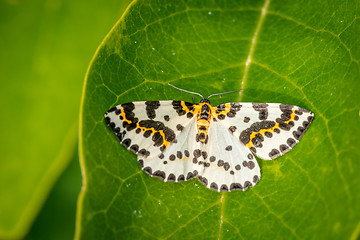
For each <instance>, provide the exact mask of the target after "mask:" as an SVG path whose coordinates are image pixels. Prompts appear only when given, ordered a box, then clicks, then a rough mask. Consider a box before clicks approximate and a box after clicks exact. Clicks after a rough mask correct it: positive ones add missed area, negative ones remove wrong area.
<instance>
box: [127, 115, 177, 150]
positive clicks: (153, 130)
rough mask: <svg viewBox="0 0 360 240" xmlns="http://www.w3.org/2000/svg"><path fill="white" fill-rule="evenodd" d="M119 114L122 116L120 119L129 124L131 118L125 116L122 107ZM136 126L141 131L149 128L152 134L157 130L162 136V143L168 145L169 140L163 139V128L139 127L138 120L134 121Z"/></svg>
mask: <svg viewBox="0 0 360 240" xmlns="http://www.w3.org/2000/svg"><path fill="white" fill-rule="evenodd" d="M120 116H122V118H123V119H122V121H125V122H127V123H128V124H131V123H132V121H131V120H129V119H127V118H126V115H125V112H124V109H121V113H120ZM136 128H139V129H140V130H141V131H142V132H145V131H147V130H150V131H151V134H152V135H154V134H155V133H156V132H159V133H160V135H161V137H162V139H163V145H164V146H165V147H167V146H169V144H170V142H169V141H166V140H165V133H164V131H163V130H155V128H146V127H141V126H140V125H139V122H137V123H136Z"/></svg>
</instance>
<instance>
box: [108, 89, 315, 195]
mask: <svg viewBox="0 0 360 240" xmlns="http://www.w3.org/2000/svg"><path fill="white" fill-rule="evenodd" d="M175 88H176V87H175ZM180 90H183V89H180ZM183 91H186V90H183ZM186 92H189V91H186ZM190 93H192V92H190ZM195 94H198V93H195ZM198 95H200V94H198ZM214 95H218V94H214ZM214 95H211V96H209V97H208V98H204V97H202V96H201V95H200V96H201V97H202V100H201V101H200V103H199V104H193V103H188V102H184V101H148V102H131V103H125V104H120V105H118V106H116V107H114V108H112V109H110V110H109V111H108V112H107V113H106V114H105V119H106V122H107V124H108V126H109V127H110V129H111V130H112V131H113V132H114V133H115V135H116V138H117V140H118V141H120V142H121V144H122V145H123V146H124V147H126V148H127V149H129V150H131V151H132V152H134V153H136V154H137V155H138V162H139V163H140V165H141V168H142V169H143V170H144V171H145V172H146V173H147V174H149V175H151V176H154V177H158V178H160V179H162V180H164V181H166V182H181V181H186V180H189V179H192V178H194V177H197V178H198V179H199V181H200V182H202V183H203V184H204V185H205V186H206V187H208V188H210V189H212V190H215V191H231V190H243V191H244V190H246V189H248V187H251V186H254V185H255V184H256V183H258V182H259V180H260V168H259V165H258V163H257V161H256V159H255V157H254V155H253V154H255V155H256V156H258V157H259V158H262V159H264V160H271V159H274V158H276V157H278V156H281V155H283V154H285V153H286V152H288V151H290V150H291V149H292V148H293V147H294V146H295V145H296V144H297V143H298V142H299V140H300V139H301V137H302V136H303V134H304V133H305V132H306V130H307V129H308V127H309V125H310V124H311V122H312V120H313V118H314V114H313V113H312V112H310V111H308V110H306V109H303V108H300V107H296V106H292V105H286V104H279V103H242V102H240V103H226V104H220V105H219V106H216V107H213V106H211V105H210V101H209V98H210V97H212V96H214Z"/></svg>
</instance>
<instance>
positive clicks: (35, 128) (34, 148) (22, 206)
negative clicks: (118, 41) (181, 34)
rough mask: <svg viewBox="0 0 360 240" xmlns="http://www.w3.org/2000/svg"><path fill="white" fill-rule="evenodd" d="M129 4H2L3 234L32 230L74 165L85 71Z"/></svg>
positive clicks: (9, 235)
mask: <svg viewBox="0 0 360 240" xmlns="http://www.w3.org/2000/svg"><path fill="white" fill-rule="evenodd" d="M100 3H101V4H100ZM126 4H127V2H122V3H121V4H119V3H118V1H116V0H113V1H108V2H107V4H104V3H103V1H91V2H89V1H71V0H65V1H47V0H36V1H16V0H8V1H0V36H1V37H0V52H1V54H0V79H1V87H0V102H1V120H0V121H1V122H0V123H1V124H0V132H1V138H0V152H1V160H0V239H21V238H22V237H23V236H24V235H25V234H26V232H27V231H28V229H29V228H30V226H31V223H32V222H33V220H34V218H35V217H36V215H37V214H38V212H39V210H40V209H41V207H42V204H43V203H44V201H45V200H46V198H47V195H48V193H49V191H50V190H51V188H52V186H53V184H54V183H55V182H56V180H57V178H58V177H59V175H60V174H61V173H62V171H63V170H64V169H65V168H66V166H67V165H68V163H69V162H70V160H71V158H72V155H73V152H74V150H75V149H76V144H77V139H78V116H79V115H78V114H79V107H80V104H79V100H80V98H81V88H82V84H83V79H84V73H85V71H86V68H87V65H88V63H89V59H90V58H91V55H92V54H93V51H94V50H95V49H96V46H97V45H98V44H99V43H100V42H101V40H102V38H103V36H104V35H105V34H106V33H107V31H108V30H109V29H111V26H112V25H113V23H114V21H116V19H118V18H119V17H120V16H121V13H122V11H121V10H122V9H124V6H123V7H121V6H122V5H125V6H126ZM89 13H91V14H89ZM89 26H91V27H89ZM78 175H79V176H80V172H79V173H78ZM69 224H70V223H69ZM72 227H74V226H72ZM43 228H46V226H43Z"/></svg>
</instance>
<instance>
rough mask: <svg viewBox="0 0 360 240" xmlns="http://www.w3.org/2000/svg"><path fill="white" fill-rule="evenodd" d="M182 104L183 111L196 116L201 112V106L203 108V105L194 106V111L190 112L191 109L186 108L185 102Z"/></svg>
mask: <svg viewBox="0 0 360 240" xmlns="http://www.w3.org/2000/svg"><path fill="white" fill-rule="evenodd" d="M180 104H181V107H182V109H183V110H184V111H185V112H186V113H188V112H191V113H192V114H194V115H195V114H197V113H198V112H199V111H200V109H201V106H202V104H203V103H200V104H194V105H193V107H194V109H193V110H190V109H189V108H188V107H187V106H186V104H185V102H184V101H181V103H180Z"/></svg>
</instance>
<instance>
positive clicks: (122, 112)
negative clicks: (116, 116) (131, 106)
mask: <svg viewBox="0 0 360 240" xmlns="http://www.w3.org/2000/svg"><path fill="white" fill-rule="evenodd" d="M120 111H121V113H120V116H122V118H123V119H122V121H125V122H127V123H128V124H131V121H130V120H128V119H126V115H125V111H124V109H123V108H122V109H121V110H120Z"/></svg>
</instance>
